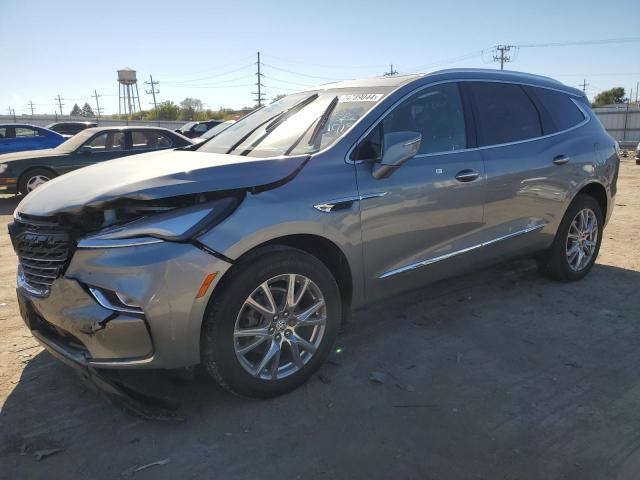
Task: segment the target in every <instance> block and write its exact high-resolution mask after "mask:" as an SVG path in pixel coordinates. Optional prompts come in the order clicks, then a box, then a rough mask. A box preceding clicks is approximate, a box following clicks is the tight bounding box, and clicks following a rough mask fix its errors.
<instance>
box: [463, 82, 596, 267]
mask: <svg viewBox="0 0 640 480" xmlns="http://www.w3.org/2000/svg"><path fill="white" fill-rule="evenodd" d="M463 88H465V89H467V90H468V92H469V96H470V98H471V100H472V103H473V109H474V116H475V120H476V124H477V129H478V145H479V147H480V151H481V152H482V157H483V159H484V165H485V169H486V174H487V197H486V201H485V212H484V213H485V216H484V219H485V223H486V237H485V242H496V243H498V242H499V243H500V249H499V250H498V251H497V252H496V253H497V254H499V255H501V256H502V255H504V254H507V253H508V251H509V250H513V251H514V252H518V253H523V251H525V250H527V249H531V250H534V249H538V248H543V247H545V246H547V245H548V244H549V243H550V242H551V241H552V239H553V234H554V232H555V225H556V224H557V223H558V222H559V219H560V218H561V217H562V215H563V214H564V204H565V201H566V199H567V195H568V193H569V191H570V187H571V175H567V174H568V173H569V172H570V170H571V169H572V168H573V167H572V166H571V165H568V166H567V165H566V163H568V162H569V158H570V156H571V155H572V152H574V148H573V146H572V145H571V138H570V136H567V135H564V136H563V135H562V134H561V133H559V134H558V127H554V126H553V125H552V124H551V123H550V116H549V114H548V112H547V111H545V110H544V109H543V108H542V107H541V102H540V101H539V100H538V98H537V96H536V95H535V91H538V90H544V89H539V88H537V87H528V86H524V85H519V84H514V83H505V82H465V83H464V87H463ZM548 92H550V93H553V91H552V90H548ZM542 93H545V92H542ZM566 100H567V101H568V102H569V103H571V104H572V105H573V107H575V112H577V114H578V115H579V116H580V118H579V119H576V120H570V121H569V123H576V122H577V121H581V120H582V119H584V117H583V116H582V114H581V112H580V110H579V109H578V108H577V107H576V106H575V104H573V103H572V102H571V100H570V99H568V98H566ZM562 128H565V126H562ZM566 128H568V127H566ZM566 128H565V129H566ZM590 148H591V149H592V147H590ZM503 242H504V243H503Z"/></svg>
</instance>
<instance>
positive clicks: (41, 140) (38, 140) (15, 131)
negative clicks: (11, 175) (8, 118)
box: [0, 123, 65, 154]
mask: <svg viewBox="0 0 640 480" xmlns="http://www.w3.org/2000/svg"><path fill="white" fill-rule="evenodd" d="M64 140H65V139H64V137H63V136H62V135H60V134H59V133H56V132H53V131H51V130H48V129H46V128H42V127H36V126H35V125H28V124H22V123H8V124H0V154H2V153H11V152H21V151H24V150H40V149H42V148H53V147H57V146H58V145H60V144H61V143H62V142H64Z"/></svg>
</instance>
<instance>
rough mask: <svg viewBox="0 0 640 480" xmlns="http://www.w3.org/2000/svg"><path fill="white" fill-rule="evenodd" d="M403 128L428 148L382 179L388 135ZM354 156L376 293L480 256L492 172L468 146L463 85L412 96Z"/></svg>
mask: <svg viewBox="0 0 640 480" xmlns="http://www.w3.org/2000/svg"><path fill="white" fill-rule="evenodd" d="M398 131H413V132H419V133H421V135H422V141H421V146H420V150H419V152H418V154H417V155H416V157H414V158H412V159H411V160H409V161H408V162H407V163H405V164H404V165H403V166H402V167H400V168H399V169H397V171H395V172H394V173H393V174H392V175H391V176H390V177H388V178H384V179H375V178H374V177H373V176H372V174H371V171H372V165H373V164H374V163H375V161H376V159H378V158H379V156H380V152H381V151H382V149H383V146H382V141H381V139H382V138H384V134H386V133H390V132H398ZM353 159H354V161H355V168H356V174H357V180H358V190H359V195H360V197H361V201H360V209H361V225H362V241H363V254H364V263H365V267H364V268H365V272H364V275H365V282H366V288H367V296H368V297H369V299H376V298H380V297H383V296H387V295H390V294H393V293H394V292H397V291H402V290H405V289H408V288H412V287H415V286H419V285H421V284H424V283H427V282H429V281H432V280H435V279H436V278H439V277H441V276H446V275H448V274H451V273H452V272H453V271H455V270H457V268H458V267H459V266H461V265H464V264H466V263H469V262H470V261H472V258H471V257H470V256H472V255H473V251H474V250H475V249H476V247H477V246H478V245H479V244H481V243H482V229H483V202H484V195H485V174H484V165H483V160H482V156H481V154H480V152H479V151H478V150H468V149H467V127H466V122H465V116H464V108H463V102H462V100H461V95H460V89H459V85H458V84H457V83H455V82H450V83H443V84H438V85H434V86H430V87H427V88H424V89H421V90H420V91H418V92H417V93H415V94H413V95H412V96H410V97H409V98H408V99H406V100H405V101H404V102H402V103H401V104H400V105H398V106H397V107H395V108H394V109H393V110H392V111H391V112H389V114H388V115H386V116H385V117H384V119H383V120H382V121H381V122H380V123H379V124H378V125H377V126H376V127H374V128H373V129H372V130H371V132H370V133H369V134H368V135H367V137H366V138H365V139H364V140H362V141H361V142H360V144H359V145H358V146H357V147H356V149H355V151H354V157H353ZM463 257H464V258H463ZM461 258H463V260H462V262H461V261H460V259H461ZM454 259H455V260H454ZM443 266H444V268H443Z"/></svg>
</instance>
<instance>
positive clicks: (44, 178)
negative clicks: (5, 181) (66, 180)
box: [18, 168, 57, 195]
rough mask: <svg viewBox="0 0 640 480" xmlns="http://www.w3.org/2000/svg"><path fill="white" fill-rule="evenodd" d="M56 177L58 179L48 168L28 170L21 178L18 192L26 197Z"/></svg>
mask: <svg viewBox="0 0 640 480" xmlns="http://www.w3.org/2000/svg"><path fill="white" fill-rule="evenodd" d="M55 177H57V175H56V174H55V173H54V172H52V171H51V170H48V169H46V168H34V169H32V170H27V171H26V172H25V173H23V174H22V177H20V183H19V185H18V191H19V192H20V193H22V194H23V195H26V194H27V193H29V192H31V191H33V190H34V189H36V188H37V187H39V186H40V185H42V184H43V183H46V182H48V181H49V180H51V179H53V178H55Z"/></svg>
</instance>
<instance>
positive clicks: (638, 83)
mask: <svg viewBox="0 0 640 480" xmlns="http://www.w3.org/2000/svg"><path fill="white" fill-rule="evenodd" d="M638 88H640V82H636V105H638Z"/></svg>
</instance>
